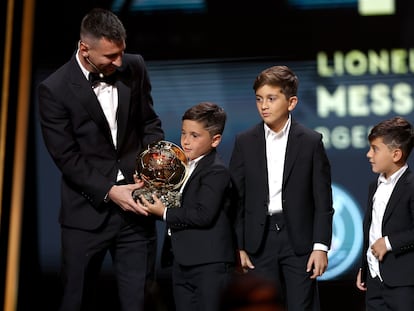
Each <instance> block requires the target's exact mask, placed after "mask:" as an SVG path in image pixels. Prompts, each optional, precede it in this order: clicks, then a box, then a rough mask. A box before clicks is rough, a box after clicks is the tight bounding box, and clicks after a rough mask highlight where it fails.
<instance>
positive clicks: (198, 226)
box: [138, 102, 236, 311]
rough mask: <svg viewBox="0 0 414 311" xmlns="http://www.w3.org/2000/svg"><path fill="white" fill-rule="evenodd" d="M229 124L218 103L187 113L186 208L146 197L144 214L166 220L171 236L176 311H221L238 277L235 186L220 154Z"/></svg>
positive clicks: (183, 133) (184, 134) (184, 121)
mask: <svg viewBox="0 0 414 311" xmlns="http://www.w3.org/2000/svg"><path fill="white" fill-rule="evenodd" d="M225 122H226V113H225V112H224V110H223V109H222V108H221V107H219V106H217V105H216V104H214V103H208V102H203V103H200V104H198V105H195V106H193V107H191V108H190V109H188V110H187V111H186V112H185V113H184V115H183V117H182V128H181V147H182V148H183V150H184V153H185V155H186V156H187V158H188V160H189V167H190V168H189V170H190V172H189V174H190V175H189V177H188V179H187V181H186V182H185V184H184V185H183V186H182V188H181V191H182V196H181V207H179V208H167V207H166V206H164V204H163V203H162V202H161V201H160V200H159V199H158V198H157V197H156V196H154V203H153V204H151V203H150V202H149V201H147V200H145V199H144V198H142V197H141V200H142V204H140V205H142V208H143V209H145V210H146V211H147V212H149V213H151V214H154V215H157V216H159V217H162V218H163V219H164V220H165V221H166V224H167V227H168V228H169V229H170V231H171V246H172V253H173V256H174V262H173V266H172V282H173V296H174V301H175V307H176V311H189V310H204V311H216V310H219V307H220V299H221V292H222V290H223V289H224V287H226V286H227V283H228V282H229V281H230V279H231V277H232V275H233V271H234V263H235V255H236V248H235V240H234V239H233V236H234V234H233V230H232V220H231V218H232V217H231V216H230V215H231V214H233V212H231V211H230V207H231V198H232V195H231V193H232V184H231V178H230V172H229V170H228V169H227V167H226V166H225V165H224V163H223V162H222V160H221V159H220V157H219V155H218V153H217V151H216V148H217V146H218V145H219V144H220V142H221V138H222V134H223V130H224V126H225ZM138 203H139V200H138Z"/></svg>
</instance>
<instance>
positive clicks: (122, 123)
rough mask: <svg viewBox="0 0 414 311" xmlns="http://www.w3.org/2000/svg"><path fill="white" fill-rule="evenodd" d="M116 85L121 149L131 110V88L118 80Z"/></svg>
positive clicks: (119, 146) (119, 145)
mask: <svg viewBox="0 0 414 311" xmlns="http://www.w3.org/2000/svg"><path fill="white" fill-rule="evenodd" d="M116 86H117V88H118V111H117V121H118V122H117V123H118V124H117V125H118V149H119V150H120V149H121V146H122V143H123V140H124V137H125V135H128V133H127V127H126V126H127V124H128V123H129V122H128V117H129V110H130V96H131V93H130V90H129V88H128V87H127V86H126V85H125V84H124V83H123V82H122V81H117V83H116Z"/></svg>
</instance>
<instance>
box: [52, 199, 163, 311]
mask: <svg viewBox="0 0 414 311" xmlns="http://www.w3.org/2000/svg"><path fill="white" fill-rule="evenodd" d="M108 204H113V203H108ZM113 206H114V208H113V209H112V211H111V214H110V215H109V217H108V220H107V223H105V224H104V225H103V226H102V228H100V229H98V230H96V231H85V230H79V229H74V228H67V227H62V255H63V258H62V281H63V289H64V293H63V299H62V303H61V307H60V310H61V311H80V310H87V311H91V310H96V304H95V299H99V293H95V289H96V288H97V284H96V282H97V281H98V276H99V273H100V271H101V267H102V264H103V260H104V258H105V255H106V254H107V253H108V252H110V254H111V257H112V262H113V268H114V273H115V277H116V282H117V286H118V291H117V292H114V295H117V294H118V295H119V301H120V310H122V311H142V310H144V309H146V305H145V303H146V301H145V299H146V298H147V297H146V295H147V293H148V291H147V290H148V288H149V286H151V285H153V283H152V282H153V281H154V271H155V256H156V238H155V237H156V236H155V223H153V224H152V223H151V222H149V223H147V224H146V225H141V224H140V222H139V221H137V218H136V215H130V214H128V213H125V212H122V211H121V210H120V209H119V208H118V207H116V206H115V204H113ZM149 310H150V309H149Z"/></svg>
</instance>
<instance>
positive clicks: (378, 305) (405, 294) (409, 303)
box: [365, 273, 414, 311]
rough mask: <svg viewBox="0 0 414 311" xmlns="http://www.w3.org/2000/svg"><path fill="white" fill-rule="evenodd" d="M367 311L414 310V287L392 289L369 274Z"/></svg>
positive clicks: (366, 297)
mask: <svg viewBox="0 0 414 311" xmlns="http://www.w3.org/2000/svg"><path fill="white" fill-rule="evenodd" d="M365 299H366V307H367V309H366V311H412V310H414V286H396V287H390V286H387V285H385V284H384V282H381V280H380V279H379V278H378V277H375V278H372V277H371V275H370V274H369V273H368V276H367V292H366V296H365Z"/></svg>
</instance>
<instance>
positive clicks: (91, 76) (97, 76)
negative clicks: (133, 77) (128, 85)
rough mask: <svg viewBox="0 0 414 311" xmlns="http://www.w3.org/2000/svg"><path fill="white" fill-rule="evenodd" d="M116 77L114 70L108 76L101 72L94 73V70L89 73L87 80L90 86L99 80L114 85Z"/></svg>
mask: <svg viewBox="0 0 414 311" xmlns="http://www.w3.org/2000/svg"><path fill="white" fill-rule="evenodd" d="M116 79H117V74H116V72H114V73H113V74H111V75H109V76H105V75H104V74H103V73H95V72H90V73H89V81H90V83H91V85H92V86H94V85H95V84H97V83H99V82H105V83H107V84H111V85H114V84H115V82H116Z"/></svg>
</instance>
